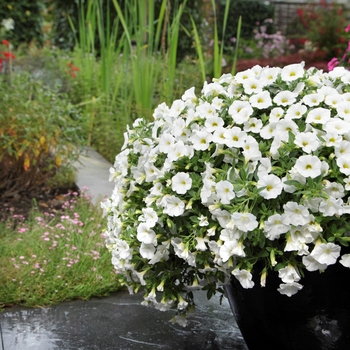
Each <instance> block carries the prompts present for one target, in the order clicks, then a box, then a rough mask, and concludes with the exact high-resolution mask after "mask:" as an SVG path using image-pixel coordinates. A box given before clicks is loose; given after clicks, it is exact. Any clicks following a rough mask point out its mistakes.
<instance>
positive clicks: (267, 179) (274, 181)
mask: <svg viewBox="0 0 350 350" xmlns="http://www.w3.org/2000/svg"><path fill="white" fill-rule="evenodd" d="M257 187H258V188H259V189H260V188H263V187H265V188H264V189H263V190H262V191H260V192H259V194H260V196H262V197H264V198H265V199H271V198H277V197H278V196H279V195H280V194H281V193H282V190H283V183H282V181H281V179H280V178H279V177H278V176H276V175H273V174H270V175H265V176H263V177H261V178H259V181H258V183H257Z"/></svg>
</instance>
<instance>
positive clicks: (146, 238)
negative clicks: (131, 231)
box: [137, 223, 156, 244]
mask: <svg viewBox="0 0 350 350" xmlns="http://www.w3.org/2000/svg"><path fill="white" fill-rule="evenodd" d="M155 238H156V233H155V232H154V231H153V230H152V229H151V228H150V227H149V226H148V225H147V224H146V223H141V224H140V225H139V226H138V227H137V239H138V240H139V241H140V242H143V243H146V244H150V243H152V244H153V243H154V240H155Z"/></svg>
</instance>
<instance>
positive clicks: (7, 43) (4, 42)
mask: <svg viewBox="0 0 350 350" xmlns="http://www.w3.org/2000/svg"><path fill="white" fill-rule="evenodd" d="M2 44H3V45H5V46H9V45H10V42H9V41H8V40H5V39H4V40H3V41H2Z"/></svg>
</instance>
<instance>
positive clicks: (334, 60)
mask: <svg viewBox="0 0 350 350" xmlns="http://www.w3.org/2000/svg"><path fill="white" fill-rule="evenodd" d="M338 64H339V60H338V59H337V58H336V57H333V58H332V59H331V60H330V61H329V62H328V64H327V65H328V70H329V71H332V70H333V69H334V68H335V67H336V66H337V65H338Z"/></svg>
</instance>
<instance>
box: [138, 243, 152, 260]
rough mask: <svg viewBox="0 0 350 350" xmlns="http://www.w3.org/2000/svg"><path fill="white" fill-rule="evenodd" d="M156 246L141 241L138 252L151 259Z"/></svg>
mask: <svg viewBox="0 0 350 350" xmlns="http://www.w3.org/2000/svg"><path fill="white" fill-rule="evenodd" d="M155 251H156V248H155V247H154V245H153V244H146V243H141V247H140V254H141V256H142V257H143V258H145V259H152V258H153V257H154V252H155Z"/></svg>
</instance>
